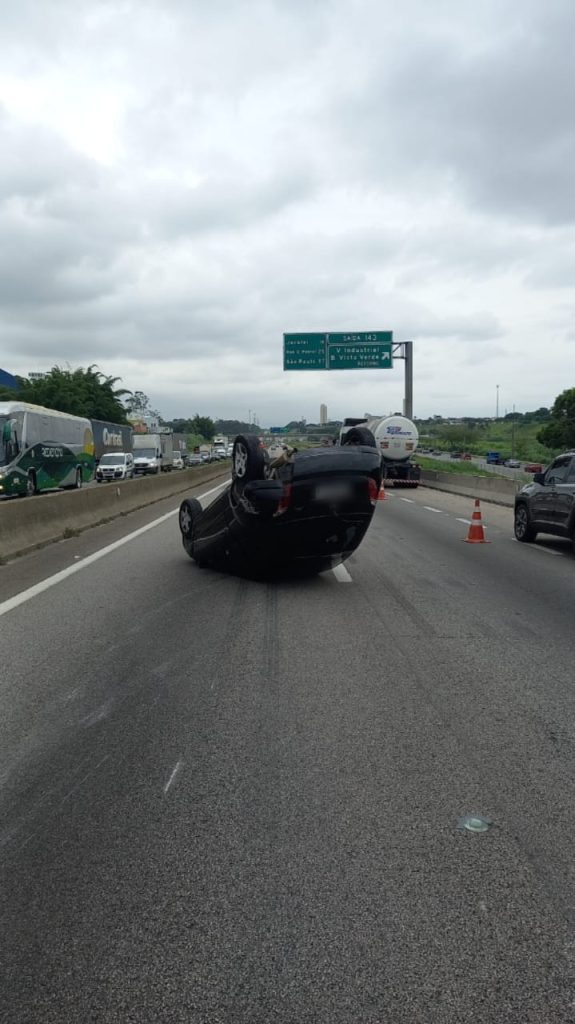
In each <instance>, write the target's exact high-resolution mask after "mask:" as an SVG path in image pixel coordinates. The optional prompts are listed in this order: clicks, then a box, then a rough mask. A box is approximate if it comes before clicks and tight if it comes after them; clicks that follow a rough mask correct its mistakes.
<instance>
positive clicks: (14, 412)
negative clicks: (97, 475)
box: [0, 402, 94, 495]
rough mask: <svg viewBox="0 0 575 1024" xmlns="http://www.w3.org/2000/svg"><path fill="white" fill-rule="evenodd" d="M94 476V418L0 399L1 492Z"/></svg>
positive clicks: (83, 480) (74, 482) (40, 488)
mask: <svg viewBox="0 0 575 1024" xmlns="http://www.w3.org/2000/svg"><path fill="white" fill-rule="evenodd" d="M93 477H94V437H93V434H92V425H91V423H90V420H87V419H84V418H83V417H81V416H70V415H69V414H68V413H66V412H56V411H55V410H54V409H43V408H42V406H40V405H30V404H29V403H28V402H0V495H11V494H38V492H39V491H46V490H49V489H50V488H53V487H81V486H82V484H83V483H88V481H90V480H92V479H93Z"/></svg>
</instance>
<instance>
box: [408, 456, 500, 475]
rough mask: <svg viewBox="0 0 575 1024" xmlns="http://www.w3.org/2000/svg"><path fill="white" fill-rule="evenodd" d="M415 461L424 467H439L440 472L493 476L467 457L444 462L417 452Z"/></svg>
mask: <svg viewBox="0 0 575 1024" xmlns="http://www.w3.org/2000/svg"><path fill="white" fill-rule="evenodd" d="M415 462H417V463H418V464H419V465H420V466H421V468H422V469H437V470H438V471H439V472H440V473H455V474H459V475H460V476H493V473H490V472H489V470H488V469H481V468H480V467H479V466H476V465H474V463H473V462H467V461H465V459H464V460H463V461H461V460H460V459H457V460H454V461H453V462H443V460H442V459H428V458H427V457H426V456H425V455H421V456H420V455H419V454H417V455H416V456H415Z"/></svg>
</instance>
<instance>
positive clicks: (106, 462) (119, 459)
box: [96, 452, 134, 484]
mask: <svg viewBox="0 0 575 1024" xmlns="http://www.w3.org/2000/svg"><path fill="white" fill-rule="evenodd" d="M133 476H134V456H133V455H132V453H131V452H115V453H112V452H106V453H105V454H104V455H102V458H101V459H100V461H99V463H98V466H97V468H96V481H97V482H98V483H99V484H101V483H103V482H104V481H106V480H107V481H110V480H131V479H132V477H133Z"/></svg>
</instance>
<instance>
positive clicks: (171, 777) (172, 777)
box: [164, 761, 184, 793]
mask: <svg viewBox="0 0 575 1024" xmlns="http://www.w3.org/2000/svg"><path fill="white" fill-rule="evenodd" d="M183 763H184V762H183V761H178V762H177V764H176V766H175V768H174V770H173V771H172V774H171V775H170V777H169V779H168V781H167V782H166V785H165V786H164V793H167V792H168V790H169V788H170V786H171V785H172V782H173V781H174V779H175V777H176V775H177V774H178V772H179V770H180V768H181V767H182V765H183Z"/></svg>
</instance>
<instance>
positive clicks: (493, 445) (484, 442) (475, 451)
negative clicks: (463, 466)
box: [419, 420, 562, 466]
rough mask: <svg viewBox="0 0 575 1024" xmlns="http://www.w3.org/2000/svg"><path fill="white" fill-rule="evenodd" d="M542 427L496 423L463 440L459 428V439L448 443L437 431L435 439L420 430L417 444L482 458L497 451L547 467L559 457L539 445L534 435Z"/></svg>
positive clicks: (507, 456)
mask: <svg viewBox="0 0 575 1024" xmlns="http://www.w3.org/2000/svg"><path fill="white" fill-rule="evenodd" d="M542 426H543V424H542V423H524V424H522V423H518V424H516V425H515V430H513V424H512V423H510V422H509V421H508V420H498V421H495V422H493V423H490V424H489V425H488V426H486V427H483V428H482V429H481V430H480V431H478V430H473V429H470V430H469V433H468V435H467V437H464V428H461V432H462V433H461V437H460V438H459V439H458V440H457V441H449V440H448V439H447V438H446V437H441V433H440V431H438V434H439V436H434V435H433V431H432V432H431V433H426V431H425V429H424V428H423V429H422V430H421V432H420V437H419V443H420V444H424V445H425V444H428V446H429V447H434V448H440V449H441V450H442V451H445V452H451V451H461V452H469V453H470V454H471V455H479V456H483V457H485V453H486V452H488V451H494V452H500V453H501V455H502V456H503V457H504V458H512V457H514V458H516V459H520V460H521V461H522V462H541V463H542V465H544V466H547V465H548V464H549V463H550V462H551V460H552V459H553V458H555V456H556V455H559V454H560V450H559V449H555V448H553V449H550V448H545V447H544V446H543V445H542V444H540V443H539V441H538V440H537V434H538V433H539V431H540V430H541V427H542ZM561 450H562V449H561Z"/></svg>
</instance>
